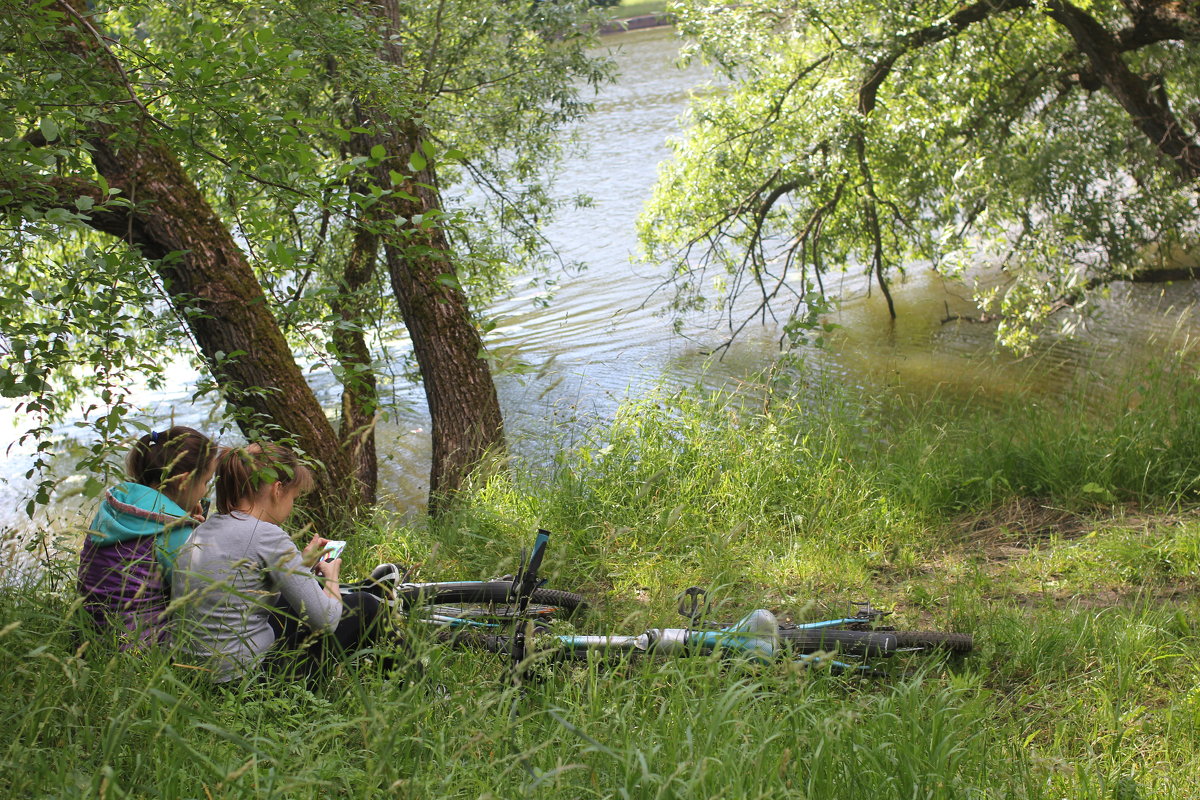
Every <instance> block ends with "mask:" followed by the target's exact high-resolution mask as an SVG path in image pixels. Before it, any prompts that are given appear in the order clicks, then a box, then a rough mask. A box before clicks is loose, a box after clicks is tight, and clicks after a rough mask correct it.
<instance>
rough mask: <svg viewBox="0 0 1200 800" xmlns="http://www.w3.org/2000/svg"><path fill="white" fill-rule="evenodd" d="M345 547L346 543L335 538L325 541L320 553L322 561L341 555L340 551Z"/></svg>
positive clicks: (331, 559)
mask: <svg viewBox="0 0 1200 800" xmlns="http://www.w3.org/2000/svg"><path fill="white" fill-rule="evenodd" d="M345 549H346V543H345V542H343V541H340V540H336V539H330V540H329V541H328V542H326V543H325V552H323V553H322V554H321V560H322V561H333V560H335V559H338V558H341V557H342V551H343V550H345Z"/></svg>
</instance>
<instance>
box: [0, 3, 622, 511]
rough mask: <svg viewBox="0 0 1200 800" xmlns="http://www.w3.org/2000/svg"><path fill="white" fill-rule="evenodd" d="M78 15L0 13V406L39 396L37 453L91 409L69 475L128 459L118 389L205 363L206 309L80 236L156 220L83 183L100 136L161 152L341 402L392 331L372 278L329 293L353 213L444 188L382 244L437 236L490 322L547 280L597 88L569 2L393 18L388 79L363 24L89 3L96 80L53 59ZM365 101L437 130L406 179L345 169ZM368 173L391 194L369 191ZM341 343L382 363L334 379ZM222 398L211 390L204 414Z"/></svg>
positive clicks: (342, 15)
mask: <svg viewBox="0 0 1200 800" xmlns="http://www.w3.org/2000/svg"><path fill="white" fill-rule="evenodd" d="M70 8H71V6H69V5H68V4H66V3H59V4H55V3H49V4H48V3H35V4H32V5H31V4H27V3H18V2H15V0H0V18H2V19H3V20H4V21H3V23H0V94H3V95H4V96H5V97H7V98H11V102H9V103H6V104H5V106H4V109H3V111H0V212H2V213H3V215H4V216H3V218H2V219H0V263H2V266H0V317H2V319H0V394H2V395H3V396H5V397H31V398H32V399H31V400H30V401H28V402H25V403H24V404H23V406H22V410H23V411H27V412H30V413H31V414H33V415H34V417H33V419H34V422H35V423H36V425H35V427H34V428H33V429H31V431H30V432H31V434H35V435H37V436H38V437H39V438H40V439H41V442H40V444H39V447H41V448H42V450H49V449H50V448H51V447H52V445H51V444H50V442H49V440H48V439H47V437H46V434H47V432H48V430H49V428H48V425H50V424H51V423H52V422H54V421H56V420H60V419H61V418H63V416H64V415H65V414H66V413H67V412H68V409H74V408H76V407H77V404H78V403H77V401H79V402H82V403H83V404H84V421H85V422H86V423H87V426H85V427H92V428H94V431H93V434H92V436H91V437H89V438H92V439H94V440H98V443H99V447H98V449H96V450H95V451H94V453H93V456H92V457H90V460H89V461H88V462H87V463H86V464H81V465H80V467H79V468H93V467H96V466H97V465H99V464H102V463H104V462H105V457H106V456H107V455H108V454H111V453H112V452H113V451H114V450H117V449H121V447H122V445H121V440H122V439H123V437H124V436H125V435H127V434H128V433H129V428H130V425H129V424H128V423H127V422H126V418H127V417H129V415H130V414H131V412H132V410H133V409H132V407H131V404H130V402H129V401H128V399H127V398H128V391H129V389H130V387H132V386H135V385H138V384H139V383H142V382H147V381H148V382H149V385H150V386H151V388H155V387H157V386H158V385H160V384H161V382H162V380H163V375H164V369H165V368H166V367H167V366H168V365H169V364H171V362H172V360H173V358H174V357H181V358H185V359H190V360H191V361H192V362H193V363H194V365H195V366H197V367H199V368H201V369H202V370H207V368H208V367H210V366H212V365H211V364H207V363H203V359H202V358H201V356H200V354H199V352H198V349H197V348H196V347H195V346H194V344H193V343H192V342H191V341H189V339H188V338H187V336H186V332H185V329H186V325H185V324H184V323H185V320H186V318H188V317H189V316H190V315H192V314H195V313H198V312H195V311H193V310H190V309H189V308H188V307H187V302H186V300H179V299H177V301H176V303H175V304H174V306H172V305H171V304H170V303H169V301H168V300H167V294H166V292H165V291H164V289H163V287H162V286H161V285H160V284H159V282H158V281H157V279H156V278H155V267H156V266H158V265H156V264H154V263H153V262H149V263H148V261H147V259H146V258H145V256H146V255H148V254H141V255H139V254H138V253H136V252H133V251H132V250H131V249H130V248H128V247H126V246H123V245H120V244H117V243H114V242H113V241H112V240H111V239H109V238H107V237H106V236H105V235H102V234H99V233H95V232H94V231H93V230H92V227H96V223H97V220H100V219H103V218H105V215H106V214H107V213H108V212H110V211H119V210H123V209H126V208H129V207H134V206H137V207H145V208H146V210H147V213H149V214H151V215H152V214H153V208H154V206H153V205H152V203H151V204H150V205H148V206H145V205H144V204H145V200H144V199H143V198H142V197H137V196H128V197H127V196H123V195H121V194H120V193H119V192H118V191H117V190H115V189H110V188H109V187H108V186H107V184H106V183H105V182H104V180H103V178H102V177H100V176H99V175H97V171H96V170H95V168H94V166H93V165H92V163H91V159H92V156H93V153H94V152H95V151H96V147H97V143H98V141H99V139H101V138H104V137H107V138H109V139H110V143H111V144H115V145H116V146H119V147H121V148H128V149H136V148H138V147H141V146H144V145H145V144H146V143H147V142H151V141H152V142H154V143H157V144H159V145H161V146H163V147H166V148H168V149H169V150H170V151H171V152H173V153H174V154H175V155H176V156H177V157H178V158H179V159H180V161H181V162H182V164H183V166H184V169H185V171H186V173H187V175H188V176H189V178H190V179H191V180H193V181H195V183H196V184H197V185H198V186H199V187H200V189H201V190H202V191H203V193H204V195H205V197H206V199H207V200H208V202H209V203H210V204H211V205H212V207H213V209H214V210H215V211H216V212H217V214H218V215H219V216H220V217H221V218H222V219H223V220H224V221H225V223H226V224H227V225H228V226H229V227H230V229H231V231H232V233H233V235H234V238H235V240H236V241H237V242H238V243H239V244H240V245H242V246H244V247H245V248H246V250H247V254H248V256H249V257H250V261H251V263H252V264H253V266H254V269H255V271H256V275H257V277H258V279H259V282H260V284H261V286H262V288H263V290H264V291H265V293H266V296H267V300H268V302H269V303H270V305H271V310H272V312H273V313H274V315H275V317H276V319H277V320H278V321H279V324H280V326H281V328H282V330H283V332H284V333H285V335H286V336H287V337H288V338H289V340H290V342H291V344H292V347H293V350H294V351H295V352H297V353H298V354H300V357H301V358H302V359H303V360H304V361H305V362H307V363H309V364H311V365H312V368H313V369H319V368H325V369H328V370H329V371H330V372H332V373H333V374H334V377H335V378H336V379H337V380H338V381H339V382H341V383H343V384H344V385H350V384H353V383H354V382H355V381H357V380H359V379H361V378H363V377H364V374H365V373H367V372H369V371H371V370H373V369H375V368H382V367H381V363H382V359H383V354H385V352H386V350H385V343H386V342H388V341H391V340H394V339H395V337H396V330H397V328H398V327H399V326H400V325H401V324H402V321H401V320H400V315H399V312H398V309H397V306H396V304H395V303H393V302H385V299H384V298H387V297H388V296H389V295H390V294H391V293H392V288H391V286H390V284H389V282H388V281H387V278H386V274H385V272H384V271H383V270H375V271H374V272H369V273H368V277H367V279H366V280H365V282H364V285H363V286H361V287H357V288H355V289H354V293H353V297H350V296H349V295H350V292H351V290H350V289H349V288H348V287H347V285H346V280H345V277H344V275H345V272H346V264H347V260H348V259H349V257H350V253H351V246H352V237H353V236H354V234H355V232H356V231H358V230H361V229H362V228H363V227H364V225H363V224H362V219H363V217H364V212H365V211H366V210H367V209H369V208H370V207H371V206H372V205H373V204H375V203H378V202H379V201H380V199H381V198H384V197H386V196H388V195H392V194H402V193H406V192H407V191H413V190H414V188H413V187H412V186H410V185H408V182H409V181H410V180H411V179H412V174H413V172H415V171H417V170H421V169H425V168H436V170H435V172H434V174H435V175H436V176H437V180H438V186H436V187H433V188H434V189H435V190H436V191H439V192H442V193H443V194H444V195H445V196H444V198H443V200H444V202H443V211H442V212H439V213H433V212H431V213H428V214H425V215H423V217H422V218H421V219H419V220H418V219H414V220H411V222H412V223H414V227H412V228H406V227H405V226H408V224H409V222H410V220H404V219H396V220H385V221H383V222H382V223H379V228H378V229H377V230H376V232H377V233H389V232H390V233H392V234H395V233H396V231H397V230H398V229H404V230H408V231H412V230H418V231H422V230H429V229H430V228H432V227H434V226H438V227H441V228H442V229H443V230H444V231H445V232H446V235H447V237H448V238H449V240H450V243H451V248H452V249H451V252H450V253H448V254H443V255H444V256H445V257H446V258H447V259H448V263H447V264H446V275H447V276H449V277H448V278H447V279H446V280H449V281H452V282H453V286H454V288H456V289H457V288H461V289H463V290H464V291H466V292H468V293H469V294H471V295H472V300H473V301H474V305H475V306H476V307H481V306H482V305H483V304H484V303H485V302H486V300H487V299H489V298H490V297H492V296H493V295H495V294H496V293H498V292H502V291H504V290H505V289H506V287H507V281H508V279H509V278H510V277H511V275H513V274H514V273H515V272H516V271H518V270H525V269H527V268H528V267H530V266H532V265H535V264H538V263H543V261H544V258H545V257H546V254H545V253H544V246H543V245H544V242H543V240H542V239H541V234H540V226H541V225H542V224H543V223H544V221H545V219H547V218H548V217H549V216H550V215H551V214H552V213H553V209H554V207H555V202H553V201H552V200H551V198H550V193H549V189H548V182H549V180H550V177H551V175H552V173H553V170H554V167H555V164H556V163H557V161H558V159H559V158H560V156H561V155H562V152H563V144H562V143H561V141H560V138H559V131H560V130H561V129H562V128H563V127H564V126H566V125H568V124H570V123H572V122H573V121H575V120H577V119H578V118H580V117H581V116H582V115H583V114H584V113H585V112H586V110H587V109H588V98H587V92H588V91H590V90H591V89H593V88H594V87H595V86H597V85H598V84H599V83H601V82H603V81H605V80H608V79H609V78H610V77H611V67H610V65H609V64H608V63H607V62H606V61H605V60H603V59H600V58H595V57H593V56H591V55H589V54H588V52H587V51H586V46H587V44H588V43H589V42H590V39H589V38H588V37H587V36H585V35H583V34H581V33H580V24H579V23H580V22H581V21H582V20H586V19H587V18H588V15H589V14H592V13H593V12H592V11H591V10H590V9H589V7H588V5H587V3H586V2H582V0H580V2H557V3H539V4H532V5H530V4H522V3H496V4H481V3H478V2H466V1H465V0H401V2H398V3H397V12H398V15H399V18H400V19H401V20H402V21H403V24H402V25H400V27H399V31H400V33H398V34H396V38H395V39H394V40H393V41H392V44H393V45H394V46H395V47H396V48H397V49H398V51H399V52H402V53H403V57H402V59H401V60H400V62H399V63H385V61H384V60H381V59H380V57H379V53H380V49H381V46H382V41H381V38H380V37H381V31H380V29H379V27H378V26H377V24H376V21H375V19H374V18H373V17H372V16H371V15H370V13H368V10H369V7H367V6H364V7H363V8H362V9H361V13H357V14H356V13H348V11H347V9H346V7H345V6H344V4H337V3H332V4H331V3H327V2H324V1H323V0H314V1H313V2H308V1H305V2H300V3H293V2H263V3H252V4H246V3H233V4H229V3H207V2H202V3H199V4H197V3H183V4H180V3H174V2H168V3H157V2H153V3H152V2H133V3H113V4H104V3H101V4H96V5H90V6H88V7H87V12H88V13H87V23H86V24H87V25H88V26H90V28H89V29H84V33H83V34H82V35H83V37H84V43H85V44H86V45H87V46H92V45H94V46H95V48H96V52H95V54H94V58H92V59H90V60H89V59H86V58H77V57H67V55H66V50H65V49H64V48H63V47H62V46H61V44H57V45H56V43H60V42H61V39H62V31H69V32H70V35H71V36H78V35H80V33H79V32H80V30H81V29H80V27H79V26H80V25H82V24H83V23H82V22H81V21H80V20H77V19H76V18H75V16H74V15H73V14H72V13H70V11H69V9H70ZM89 31H95V37H93V38H95V41H94V42H93V41H92V40H91V39H89V38H88V35H89ZM108 67H112V69H113V71H112V72H110V71H109V70H108V69H107V68H108ZM364 99H366V100H369V102H371V103H372V104H374V105H375V106H377V107H379V108H381V109H384V110H386V111H387V112H388V113H390V114H391V115H392V118H394V119H399V120H415V121H416V122H417V123H419V124H420V125H421V126H422V127H423V129H424V130H425V131H427V132H428V137H427V138H426V140H425V141H423V142H422V144H421V148H420V150H419V152H415V153H413V155H412V157H411V158H410V159H408V163H404V164H399V163H397V164H383V163H382V162H384V161H385V160H386V152H384V150H383V148H382V147H380V146H376V147H375V148H372V149H371V150H370V157H367V156H356V155H353V154H352V153H351V151H350V149H349V148H348V146H347V144H348V142H350V140H351V139H352V137H355V136H371V135H374V134H376V133H378V131H375V130H373V129H372V128H371V127H370V124H371V123H370V122H369V121H367V120H365V119H364V118H363V116H362V114H361V110H360V109H359V108H358V107H357V106H356V103H359V102H362V101H363V100H364ZM364 126H365V127H364ZM381 164H382V165H383V166H385V167H387V168H388V170H389V172H390V174H391V176H392V180H391V183H390V184H389V185H383V186H381V185H377V184H376V182H374V181H373V179H372V177H371V176H372V172H371V170H373V169H374V168H375V167H378V166H380V165H381ZM64 187H65V188H64ZM406 187H407V188H406ZM63 192H67V193H68V195H69V196H68V197H65V198H64V197H60V196H59V195H61V194H62V193H63ZM134 194H136V190H135V192H134ZM76 195H78V196H76ZM139 204H143V205H139ZM89 223H91V224H89ZM101 227H103V226H101ZM114 232H115V231H113V230H111V229H110V230H109V233H114ZM135 238H136V237H135ZM413 246H414V247H418V246H420V247H423V246H424V245H422V244H419V243H416V244H414V245H413ZM414 254H417V255H419V254H418V253H414ZM149 255H155V256H158V255H162V254H149ZM177 255H178V254H165V259H167V260H169V259H170V258H172V257H175V256H177ZM160 271H161V270H160ZM347 309H349V310H350V311H351V312H352V313H350V314H349V315H348V314H347V313H346V310H347ZM347 332H349V333H352V334H353V335H354V336H356V337H357V338H358V339H360V340H362V341H363V342H365V343H366V345H367V346H369V347H370V349H371V352H370V354H369V355H371V356H375V357H378V358H379V359H380V363H366V364H361V363H359V364H355V365H353V366H344V365H343V363H341V360H340V357H341V356H344V355H346V354H345V353H344V352H343V351H344V350H345V347H346V346H345V345H344V344H343V343H342V341H343V340H342V339H340V338H339V334H343V333H347ZM253 357H254V354H253V353H244V352H238V353H223V354H218V355H217V357H216V358H217V360H218V361H220V360H221V359H225V358H228V359H233V358H253ZM241 388H242V389H243V390H245V391H254V390H253V389H252V388H251V387H241ZM214 390H215V391H220V390H221V387H219V386H217V385H216V383H215V381H208V380H202V381H201V384H200V386H199V387H198V394H199V393H204V392H207V391H214ZM267 390H269V387H268V389H267ZM384 400H385V401H386V400H387V398H384ZM229 410H230V411H231V413H233V414H234V415H237V414H238V413H240V411H239V409H238V408H236V407H234V408H230V409H229ZM373 410H374V409H372V411H373ZM368 416H369V414H368ZM270 422H271V421H262V420H254V421H253V422H247V423H246V427H249V426H251V425H253V426H254V427H255V428H258V429H261V428H262V427H263V425H269V424H270ZM39 452H40V451H39ZM37 466H38V467H39V468H40V467H42V466H44V463H42V461H40V460H39V463H38V465H37ZM50 486H51V484H50V483H49V482H46V483H44V484H42V486H41V490H40V492H39V495H38V498H37V499H38V501H39V502H45V500H46V498H47V497H48V491H49V488H50Z"/></svg>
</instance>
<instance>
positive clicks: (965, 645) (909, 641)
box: [888, 631, 975, 653]
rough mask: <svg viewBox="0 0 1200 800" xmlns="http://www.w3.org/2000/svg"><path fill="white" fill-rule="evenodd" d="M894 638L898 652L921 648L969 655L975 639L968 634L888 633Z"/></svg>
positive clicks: (931, 632)
mask: <svg viewBox="0 0 1200 800" xmlns="http://www.w3.org/2000/svg"><path fill="white" fill-rule="evenodd" d="M888 633H890V634H892V635H893V636H895V637H896V646H897V648H899V649H900V650H907V649H910V648H922V649H925V650H946V651H948V652H951V653H969V652H971V650H972V648H974V647H975V637H973V636H972V635H971V634H969V633H941V632H938V631H888Z"/></svg>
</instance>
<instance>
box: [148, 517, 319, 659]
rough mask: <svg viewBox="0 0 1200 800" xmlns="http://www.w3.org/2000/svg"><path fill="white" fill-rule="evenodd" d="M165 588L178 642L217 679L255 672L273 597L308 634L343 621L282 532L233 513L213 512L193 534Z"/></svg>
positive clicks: (267, 640)
mask: <svg viewBox="0 0 1200 800" xmlns="http://www.w3.org/2000/svg"><path fill="white" fill-rule="evenodd" d="M171 588H172V597H173V598H174V601H173V602H172V605H173V606H176V608H177V611H176V613H177V615H178V620H177V627H176V636H177V640H178V641H179V642H180V644H181V646H182V647H183V649H184V651H185V652H187V653H188V654H189V655H190V656H191V657H192V658H193V659H194V660H195V661H197V662H198V663H200V664H203V665H204V666H207V667H209V668H210V669H212V670H213V672H214V675H213V679H214V680H215V681H217V682H224V681H228V680H232V679H233V678H236V677H238V676H240V675H242V674H245V673H246V672H247V671H250V670H252V669H255V668H257V666H258V663H259V661H260V660H261V658H262V656H263V654H264V653H266V651H267V650H268V649H269V648H270V647H271V644H272V643H273V642H274V641H275V632H274V631H273V630H272V629H271V625H270V623H269V622H268V618H269V614H270V612H269V609H270V607H271V606H272V605H273V604H274V603H275V602H276V601H277V600H278V598H279V595H280V593H282V594H283V598H284V600H285V601H286V602H287V604H288V605H289V606H291V608H292V609H294V610H295V611H296V612H297V614H299V616H300V619H301V621H302V622H304V623H305V624H306V625H308V626H309V627H310V628H312V629H313V630H314V631H331V630H333V628H335V627H336V626H337V623H338V620H339V619H341V616H342V604H341V603H340V602H338V601H337V600H334V599H333V598H332V597H330V596H329V595H327V594H325V592H324V591H323V590H322V589H321V585H320V583H318V582H317V579H316V576H314V575H313V573H312V571H311V570H310V569H308V568H307V567H305V566H304V565H303V563H302V561H301V555H300V551H299V549H297V547H296V545H295V544H294V543H293V542H292V540H291V539H290V538H289V537H288V535H287V533H285V532H284V530H283V529H282V528H280V527H279V526H278V525H272V524H271V523H269V522H263V521H262V520H260V519H257V518H255V517H251V516H249V515H248V514H242V513H240V512H234V513H233V514H217V515H214V516H212V517H210V518H209V519H208V520H206V521H205V522H204V523H203V524H202V525H200V526H199V527H197V528H196V530H195V531H193V533H192V535H191V537H190V538H189V539H188V542H187V544H186V545H184V547H183V548H182V550H181V551H180V553H179V557H178V558H177V559H176V562H175V571H174V574H173V578H172V583H171Z"/></svg>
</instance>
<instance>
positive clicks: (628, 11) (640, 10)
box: [613, 0, 667, 18]
mask: <svg viewBox="0 0 1200 800" xmlns="http://www.w3.org/2000/svg"><path fill="white" fill-rule="evenodd" d="M666 9H667V0H621V4H620V5H618V6H617V7H616V8H614V9H613V11H614V13H615V14H616V16H618V17H620V18H626V17H640V16H643V15H645V14H661V13H662V12H664V11H666Z"/></svg>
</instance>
